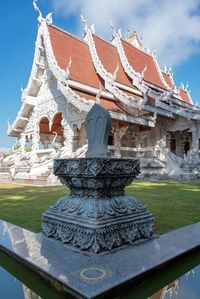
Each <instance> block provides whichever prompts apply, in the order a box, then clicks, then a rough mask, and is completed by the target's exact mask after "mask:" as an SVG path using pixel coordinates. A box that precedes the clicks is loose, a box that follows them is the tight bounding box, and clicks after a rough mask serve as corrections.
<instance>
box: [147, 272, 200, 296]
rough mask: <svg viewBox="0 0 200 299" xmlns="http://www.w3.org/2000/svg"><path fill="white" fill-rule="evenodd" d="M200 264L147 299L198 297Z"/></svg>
mask: <svg viewBox="0 0 200 299" xmlns="http://www.w3.org/2000/svg"><path fill="white" fill-rule="evenodd" d="M199 280H200V266H198V267H196V268H194V269H193V270H191V271H189V272H187V273H186V274H184V275H183V276H181V277H180V278H178V279H176V280H175V281H173V282H172V283H170V284H168V285H167V286H165V287H164V288H162V289H161V290H159V291H158V292H156V293H155V294H153V295H152V296H150V297H149V298H148V299H199V298H200V281H199Z"/></svg>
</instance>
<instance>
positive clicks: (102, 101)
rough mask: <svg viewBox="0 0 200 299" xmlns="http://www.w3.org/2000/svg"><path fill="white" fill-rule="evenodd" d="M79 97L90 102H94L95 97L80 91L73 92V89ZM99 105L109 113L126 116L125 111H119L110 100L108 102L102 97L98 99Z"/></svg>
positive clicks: (115, 104)
mask: <svg viewBox="0 0 200 299" xmlns="http://www.w3.org/2000/svg"><path fill="white" fill-rule="evenodd" d="M73 90H74V91H75V92H76V93H77V94H78V95H79V96H80V97H83V98H85V99H87V100H92V101H95V100H96V96H95V95H94V94H89V93H86V92H83V91H80V90H75V89H73ZM100 105H101V106H102V107H104V108H106V109H108V110H110V111H113V112H118V113H123V114H127V113H125V111H124V110H123V109H121V108H120V107H119V106H118V105H117V103H116V102H114V101H112V100H108V99H106V98H104V97H101V98H100Z"/></svg>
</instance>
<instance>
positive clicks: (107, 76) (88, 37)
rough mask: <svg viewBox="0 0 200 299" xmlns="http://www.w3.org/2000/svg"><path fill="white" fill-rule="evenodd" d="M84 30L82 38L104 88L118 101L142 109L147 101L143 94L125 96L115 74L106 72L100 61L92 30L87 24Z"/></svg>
mask: <svg viewBox="0 0 200 299" xmlns="http://www.w3.org/2000/svg"><path fill="white" fill-rule="evenodd" d="M84 30H85V37H84V40H85V41H86V42H87V44H88V47H89V51H90V55H91V57H92V61H93V64H94V66H95V69H96V71H97V73H98V74H99V75H100V76H101V78H102V79H103V80H104V81H105V88H106V89H107V90H108V91H110V92H111V93H112V94H113V95H114V96H115V97H116V98H117V99H118V100H119V101H121V102H122V103H123V104H126V105H129V106H130V107H133V108H138V109H142V108H143V107H144V104H145V103H146V101H147V98H146V96H145V95H144V98H143V99H141V100H138V99H135V98H134V97H131V96H127V95H126V94H125V93H124V92H123V91H121V90H120V89H119V88H117V86H116V82H115V80H116V74H111V73H109V72H107V71H106V70H105V68H104V66H103V64H102V63H101V61H100V59H99V56H98V54H97V51H96V47H95V42H94V40H93V36H92V30H90V29H89V28H88V27H87V25H86V26H85V28H84ZM116 70H117V69H116Z"/></svg>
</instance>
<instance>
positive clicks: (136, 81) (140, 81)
mask: <svg viewBox="0 0 200 299" xmlns="http://www.w3.org/2000/svg"><path fill="white" fill-rule="evenodd" d="M110 25H111V27H112V29H113V37H114V39H113V44H114V45H115V46H116V48H117V52H118V54H119V57H120V61H121V64H122V66H123V68H124V70H125V72H126V73H127V75H128V76H129V77H130V78H131V79H132V84H133V85H135V86H136V87H137V88H138V89H139V90H141V91H142V92H143V93H146V92H147V89H148V87H147V86H146V85H145V84H144V78H143V75H142V74H140V73H138V72H136V71H135V70H134V69H133V68H132V66H131V65H130V63H129V62H128V59H127V57H126V54H125V52H124V48H123V46H122V43H121V36H120V35H119V33H117V32H116V30H115V28H114V26H113V25H112V23H111V22H110Z"/></svg>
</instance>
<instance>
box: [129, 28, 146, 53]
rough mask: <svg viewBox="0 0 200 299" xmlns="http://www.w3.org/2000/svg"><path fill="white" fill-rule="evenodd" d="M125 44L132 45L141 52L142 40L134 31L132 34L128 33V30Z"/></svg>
mask: <svg viewBox="0 0 200 299" xmlns="http://www.w3.org/2000/svg"><path fill="white" fill-rule="evenodd" d="M127 42H128V43H130V44H131V45H133V46H134V47H136V48H138V49H140V50H143V46H142V38H139V37H138V34H137V31H136V30H134V32H130V30H128V37H127Z"/></svg>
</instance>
